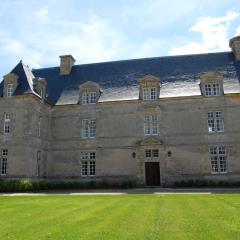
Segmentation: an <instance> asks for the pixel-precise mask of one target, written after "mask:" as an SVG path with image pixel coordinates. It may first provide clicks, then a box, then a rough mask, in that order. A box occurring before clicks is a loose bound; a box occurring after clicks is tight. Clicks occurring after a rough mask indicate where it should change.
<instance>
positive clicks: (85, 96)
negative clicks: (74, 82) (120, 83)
mask: <svg viewBox="0 0 240 240" xmlns="http://www.w3.org/2000/svg"><path fill="white" fill-rule="evenodd" d="M96 102H97V93H96V92H83V93H82V104H83V105H87V104H95V103H96Z"/></svg>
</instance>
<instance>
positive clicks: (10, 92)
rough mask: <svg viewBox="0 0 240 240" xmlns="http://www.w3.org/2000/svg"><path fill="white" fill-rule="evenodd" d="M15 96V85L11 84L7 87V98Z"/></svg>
mask: <svg viewBox="0 0 240 240" xmlns="http://www.w3.org/2000/svg"><path fill="white" fill-rule="evenodd" d="M12 95H13V84H12V83H9V84H8V85H7V97H11V96H12Z"/></svg>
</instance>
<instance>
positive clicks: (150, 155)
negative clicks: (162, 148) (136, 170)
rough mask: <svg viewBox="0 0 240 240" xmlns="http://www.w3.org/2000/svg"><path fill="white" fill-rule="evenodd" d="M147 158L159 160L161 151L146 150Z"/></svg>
mask: <svg viewBox="0 0 240 240" xmlns="http://www.w3.org/2000/svg"><path fill="white" fill-rule="evenodd" d="M145 157H146V158H151V159H152V158H158V157H159V151H158V149H146V150H145Z"/></svg>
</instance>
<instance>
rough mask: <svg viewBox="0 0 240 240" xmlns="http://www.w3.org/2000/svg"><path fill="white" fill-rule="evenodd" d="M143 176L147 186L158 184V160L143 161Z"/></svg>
mask: <svg viewBox="0 0 240 240" xmlns="http://www.w3.org/2000/svg"><path fill="white" fill-rule="evenodd" d="M145 178H146V185H147V186H160V167H159V162H145Z"/></svg>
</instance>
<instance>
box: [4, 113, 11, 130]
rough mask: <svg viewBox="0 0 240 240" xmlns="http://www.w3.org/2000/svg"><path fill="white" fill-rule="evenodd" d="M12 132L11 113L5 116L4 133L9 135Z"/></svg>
mask: <svg viewBox="0 0 240 240" xmlns="http://www.w3.org/2000/svg"><path fill="white" fill-rule="evenodd" d="M10 130H11V115H10V114H9V113H5V114H4V126H3V133H4V134H9V133H10Z"/></svg>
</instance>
